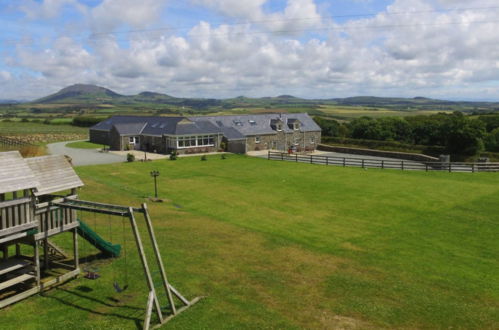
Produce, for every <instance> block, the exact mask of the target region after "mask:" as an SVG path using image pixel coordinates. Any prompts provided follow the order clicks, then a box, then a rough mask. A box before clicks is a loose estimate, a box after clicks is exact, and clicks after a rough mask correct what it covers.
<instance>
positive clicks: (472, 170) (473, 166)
mask: <svg viewBox="0 0 499 330" xmlns="http://www.w3.org/2000/svg"><path fill="white" fill-rule="evenodd" d="M471 173H475V163H473V164H471Z"/></svg>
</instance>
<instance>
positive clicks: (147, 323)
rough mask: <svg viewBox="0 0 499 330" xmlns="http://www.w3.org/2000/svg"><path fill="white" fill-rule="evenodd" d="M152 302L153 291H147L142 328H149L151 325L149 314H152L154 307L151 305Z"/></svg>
mask: <svg viewBox="0 0 499 330" xmlns="http://www.w3.org/2000/svg"><path fill="white" fill-rule="evenodd" d="M153 302H154V292H153V291H149V297H148V298H147V307H146V318H145V319H144V326H143V329H144V330H149V327H150V325H151V315H152V309H153V307H154V305H153Z"/></svg>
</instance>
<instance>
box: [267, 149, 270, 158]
mask: <svg viewBox="0 0 499 330" xmlns="http://www.w3.org/2000/svg"><path fill="white" fill-rule="evenodd" d="M267 155H268V156H267V159H268V160H270V150H269V152H268V154H267Z"/></svg>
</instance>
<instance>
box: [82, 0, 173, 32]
mask: <svg viewBox="0 0 499 330" xmlns="http://www.w3.org/2000/svg"><path fill="white" fill-rule="evenodd" d="M165 4H166V0H141V1H137V0H104V1H103V2H102V3H101V4H99V5H98V6H96V7H95V8H93V9H92V10H91V13H90V19H91V23H92V27H93V28H94V30H95V31H104V32H107V31H111V30H113V29H114V28H116V27H119V26H120V25H123V24H126V25H128V26H131V27H133V28H143V27H146V26H148V25H150V24H151V23H154V22H156V21H157V20H158V19H159V18H160V16H161V14H162V10H163V8H164V6H165Z"/></svg>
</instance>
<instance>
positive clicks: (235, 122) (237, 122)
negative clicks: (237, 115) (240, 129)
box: [234, 120, 243, 126]
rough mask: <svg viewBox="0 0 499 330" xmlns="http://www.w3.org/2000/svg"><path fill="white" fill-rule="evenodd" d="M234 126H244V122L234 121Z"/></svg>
mask: <svg viewBox="0 0 499 330" xmlns="http://www.w3.org/2000/svg"><path fill="white" fill-rule="evenodd" d="M234 124H235V125H236V126H243V122H242V121H240V120H234Z"/></svg>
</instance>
